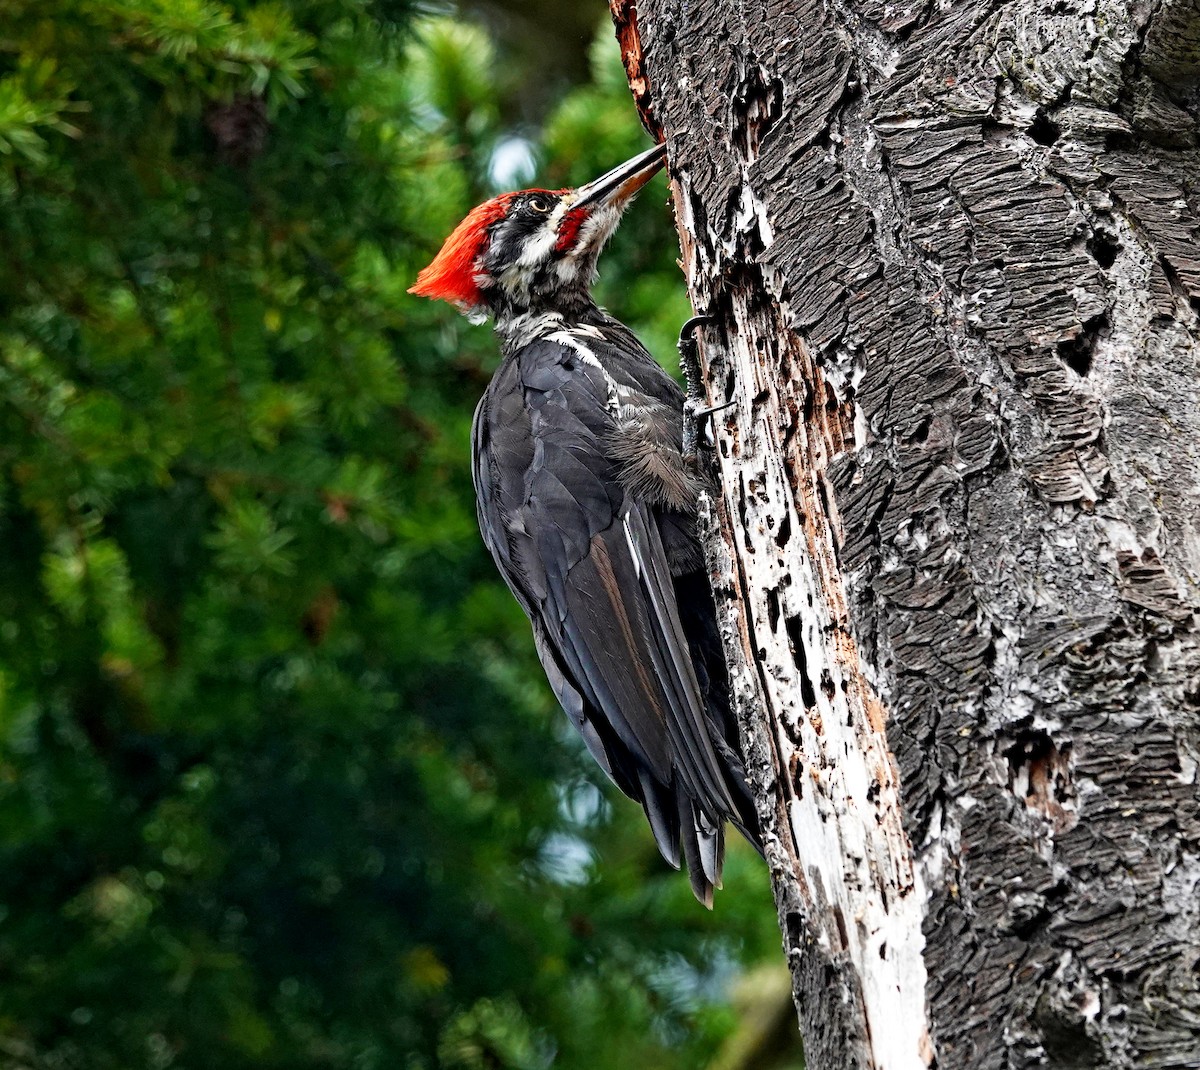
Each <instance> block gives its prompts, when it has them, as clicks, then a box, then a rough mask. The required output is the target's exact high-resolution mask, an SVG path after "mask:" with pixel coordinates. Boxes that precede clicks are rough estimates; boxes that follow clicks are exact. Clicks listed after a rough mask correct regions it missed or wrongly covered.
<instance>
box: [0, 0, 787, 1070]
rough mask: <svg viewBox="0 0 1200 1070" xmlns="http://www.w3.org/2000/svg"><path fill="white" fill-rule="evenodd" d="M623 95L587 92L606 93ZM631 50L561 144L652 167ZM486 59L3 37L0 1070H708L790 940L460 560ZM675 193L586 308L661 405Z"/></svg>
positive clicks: (260, 19) (105, 2) (207, 16)
mask: <svg viewBox="0 0 1200 1070" xmlns="http://www.w3.org/2000/svg"><path fill="white" fill-rule="evenodd" d="M601 51H603V50H601V49H599V48H598V55H599V53H600V52H601ZM614 54H615V47H611V46H610V48H609V52H608V54H607V55H606V57H605V58H604V59H603V61H601V60H600V59H599V58H598V59H597V78H596V81H595V83H594V84H593V85H592V86H590V87H586V88H584V89H581V90H579V91H577V92H576V93H575V94H573V95H572V96H571V97H570V98H569V99H568V100H567V101H566V102H565V103H564V105H563V108H562V110H561V111H560V112H559V114H558V115H556V116H555V117H553V118H552V119H551V120H550V122H549V124H548V127H547V133H546V140H545V145H546V168H545V170H546V173H547V174H548V175H549V176H550V178H551V180H552V181H554V182H556V183H565V182H568V181H576V180H581V179H583V178H585V177H589V176H591V175H592V174H594V173H598V172H599V171H601V170H603V169H605V168H607V167H608V166H610V165H611V164H612V163H613V162H615V161H617V160H619V159H622V158H624V157H625V156H626V155H629V154H631V153H632V152H634V151H636V150H637V149H639V148H640V147H642V145H643V144H644V141H643V136H642V135H641V134H640V133H639V131H638V130H637V128H636V125H635V122H634V119H633V117H632V115H631V110H630V108H629V105H628V99H627V96H626V93H625V90H624V86H623V83H622V82H621V81H620V79H619V76H614V74H613V70H614V68H613V64H612V59H613V55H614ZM490 66H491V53H490V46H489V43H488V40H487V38H486V36H485V35H483V34H482V33H481V32H480V31H479V30H478V29H475V28H472V27H469V26H465V25H462V24H458V23H454V22H452V21H448V20H444V19H443V20H425V21H421V22H419V23H416V24H414V23H412V22H411V15H410V12H409V11H408V9H407V7H406V5H405V4H403V3H397V2H395V0H389V2H384V0H374V2H370V0H292V2H287V3H284V2H273V3H266V2H254V0H232V2H229V3H224V4H221V3H215V2H211V0H24V2H15V0H9V3H8V4H6V5H5V16H4V25H3V26H2V27H0V248H3V249H4V250H5V255H4V257H2V258H0V325H2V326H0V549H2V552H0V1067H13V1068H15V1067H34V1068H64V1070H75V1068H79V1070H84V1068H86V1070H108V1068H112V1070H118V1068H119V1070H134V1068H139V1067H147V1068H149V1067H154V1068H164V1067H180V1068H207V1067H213V1066H219V1067H222V1068H229V1070H236V1068H237V1067H242V1066H245V1067H251V1066H253V1067H279V1068H287V1070H296V1068H303V1067H314V1068H315V1067H322V1068H341V1067H346V1068H349V1067H354V1068H361V1070H370V1068H385V1067H386V1068H389V1070H390V1068H395V1067H399V1068H404V1070H420V1068H426V1067H428V1068H432V1067H435V1066H442V1067H456V1068H457V1067H462V1068H475V1067H512V1068H514V1070H515V1068H526V1067H528V1068H535V1067H544V1066H548V1065H551V1064H553V1065H555V1066H558V1067H566V1068H570V1067H581V1068H582V1067H589V1068H600V1070H603V1068H605V1067H613V1068H618V1067H620V1068H627V1067H631V1066H656V1067H664V1068H670V1067H691V1066H699V1065H702V1063H703V1062H704V1061H705V1059H706V1058H707V1055H708V1053H710V1052H711V1051H712V1050H713V1049H714V1048H715V1046H716V1045H717V1043H718V1042H719V1040H720V1038H721V1037H722V1036H724V1035H725V1033H726V1032H728V1030H729V1029H730V1027H731V1021H730V1016H729V1012H728V1011H727V1010H724V1009H722V1007H721V1005H720V999H721V994H722V984H721V982H722V978H724V977H726V976H727V975H728V974H730V973H731V972H732V971H733V970H734V969H735V968H736V964H737V962H738V961H739V960H741V959H743V958H746V957H754V956H758V955H761V954H764V953H767V952H768V951H769V950H771V949H773V948H774V946H775V945H776V941H777V936H776V935H775V934H774V932H773V917H772V912H771V907H770V902H769V897H768V894H767V891H766V882H765V876H764V874H763V871H762V868H761V864H760V863H759V862H758V860H757V859H756V858H755V857H754V856H753V855H752V853H751V852H749V851H746V850H738V849H734V850H733V851H732V852H731V857H730V860H729V866H728V878H727V890H726V891H725V892H724V893H723V894H722V895H721V896H720V897H719V899H718V909H717V912H716V915H715V916H714V915H708V914H706V913H704V912H703V911H701V910H699V909H698V908H697V907H696V905H695V904H694V903H693V902H692V901H691V899H690V895H689V893H688V891H687V884H686V881H684V880H682V879H679V878H678V877H677V876H676V875H674V874H671V873H669V872H667V871H665V870H664V867H663V866H662V865H661V864H660V863H659V861H658V860H657V858H656V857H655V855H654V852H653V848H652V846H651V845H650V843H649V842H648V836H647V835H646V833H645V830H644V828H643V822H642V821H641V820H640V818H639V816H638V815H637V813H636V812H635V810H634V808H633V807H632V806H631V805H628V804H626V803H624V802H623V801H621V802H615V801H613V799H612V797H611V795H610V794H609V793H608V791H607V787H606V786H605V787H603V788H601V787H598V785H600V775H599V774H598V772H597V771H596V770H595V769H594V767H593V766H592V764H591V763H590V761H589V760H588V759H587V757H586V755H585V754H584V753H582V749H581V747H580V746H579V745H578V744H577V743H576V742H575V741H574V740H573V738H572V737H571V736H570V734H569V732H568V731H567V730H566V728H565V719H564V718H563V717H562V716H561V714H560V713H559V712H558V711H557V710H556V709H555V708H554V706H553V704H552V702H551V699H550V696H549V694H548V690H547V688H546V687H545V685H544V682H543V680H542V677H541V673H540V670H539V668H538V666H537V662H536V659H535V657H534V654H533V651H532V644H531V642H530V639H529V633H528V627H527V625H526V623H525V621H524V619H523V617H522V616H521V613H520V611H519V610H518V608H517V607H516V605H515V604H514V603H513V601H512V599H511V597H510V596H509V594H508V592H507V591H506V590H505V589H504V588H503V586H502V585H501V584H500V583H499V581H498V580H497V578H496V576H495V575H494V572H493V569H492V568H491V565H490V563H489V562H488V561H487V560H486V558H485V555H484V553H483V551H482V547H481V544H480V540H479V537H478V533H477V531H476V529H475V520H474V513H473V502H472V494H471V486H470V478H469V472H468V466H467V457H468V438H469V424H470V416H471V409H472V406H473V404H474V402H475V400H476V398H477V397H478V395H479V394H480V393H481V391H482V388H483V385H484V384H485V383H486V380H487V377H488V374H489V372H490V367H491V364H492V362H493V360H494V345H493V342H492V340H491V338H490V336H489V334H488V332H487V331H486V330H483V329H478V328H470V327H468V326H467V325H466V324H465V322H463V321H462V320H461V319H460V318H459V317H457V316H456V315H454V314H453V313H452V312H451V311H450V310H448V309H446V308H438V307H433V306H431V305H429V304H428V303H426V302H421V301H418V300H417V299H414V298H411V297H409V296H407V295H406V294H405V292H404V291H405V289H406V287H407V286H408V285H409V284H410V283H411V280H412V279H413V277H414V275H415V273H416V271H417V269H418V268H419V267H420V266H421V265H422V264H423V263H424V262H425V260H426V259H427V258H428V257H429V256H430V255H431V254H432V252H433V251H434V249H436V247H437V244H438V243H439V241H440V239H441V238H442V237H443V236H444V234H445V233H446V232H447V231H448V230H449V229H450V228H451V227H452V226H453V225H454V223H455V222H457V220H458V218H460V217H461V215H462V214H463V213H464V212H465V211H466V210H467V209H468V208H469V207H470V205H471V203H472V202H473V201H474V200H475V199H476V198H477V197H478V196H480V195H481V194H482V192H485V191H486V190H487V189H488V188H489V180H488V173H489V164H490V155H491V153H492V151H493V149H494V148H495V146H496V145H497V144H498V143H499V141H500V140H501V139H502V138H503V137H504V136H506V134H507V133H508V132H506V131H504V130H502V129H500V128H499V125H498V119H497V115H498V114H499V111H498V109H497V107H496V103H495V101H494V100H493V99H492V97H493V96H494V93H493V89H492V86H493V84H494V74H493V72H492V71H491V69H490ZM673 249H674V238H673V235H672V232H671V229H670V221H669V218H668V217H667V213H665V212H664V211H663V208H662V192H661V186H660V187H658V190H657V192H655V191H653V190H648V191H647V193H646V194H644V195H643V203H642V204H641V205H640V206H639V208H638V214H637V215H636V216H635V217H634V221H633V223H632V226H631V228H630V229H629V230H627V231H626V232H625V233H623V234H622V236H621V239H620V241H619V243H618V244H616V246H615V248H614V250H613V252H612V254H611V256H610V257H609V258H608V260H607V261H606V268H607V269H610V270H613V271H614V274H615V275H619V276H621V277H624V278H626V279H635V280H636V282H635V283H633V284H632V285H631V286H630V288H629V289H627V290H625V291H621V290H617V289H612V288H610V289H608V290H607V291H606V294H607V300H609V301H610V302H611V303H612V304H613V305H614V306H617V307H618V309H619V311H620V312H621V313H622V314H623V315H624V316H625V317H626V318H628V319H629V320H630V321H631V322H633V323H634V324H635V326H636V327H637V328H638V329H639V330H641V331H642V332H643V333H644V335H645V336H646V337H647V338H648V339H649V340H650V341H651V342H652V343H653V344H654V345H655V346H656V347H657V348H658V351H659V352H660V353H661V354H663V355H664V356H666V357H667V358H668V364H670V363H671V361H670V359H669V358H671V356H672V350H671V345H672V342H673V337H674V331H675V329H676V325H677V324H678V322H679V321H680V320H681V319H682V318H684V317H685V316H686V314H687V308H686V304H685V303H684V301H683V300H682V298H681V296H680V293H679V283H678V277H677V272H676V269H675V267H674V264H673V260H674V252H673Z"/></svg>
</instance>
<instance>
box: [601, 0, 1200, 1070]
mask: <svg viewBox="0 0 1200 1070" xmlns="http://www.w3.org/2000/svg"><path fill="white" fill-rule="evenodd" d="M612 3H613V15H614V19H615V22H616V25H617V32H618V37H619V39H620V41H621V45H622V50H623V53H624V56H625V60H626V66H627V69H628V72H629V76H630V85H631V88H632V89H633V92H634V96H635V100H636V101H637V104H638V106H639V109H640V110H641V112H642V115H643V119H644V121H645V123H646V125H647V127H648V128H649V129H650V130H651V131H652V132H654V133H661V134H662V135H664V136H665V137H666V138H667V139H668V141H669V143H670V170H671V174H672V179H673V191H674V197H675V206H676V212H677V218H678V223H679V230H680V237H681V241H682V245H683V253H684V258H683V259H684V270H685V273H686V276H687V283H688V287H689V290H690V293H691V297H692V301H693V304H694V306H695V308H696V309H697V311H698V312H701V313H707V314H709V315H711V316H712V317H713V320H712V322H711V324H710V325H708V326H707V327H706V328H705V329H703V330H702V331H701V340H702V350H701V352H702V358H703V361H702V363H703V365H704V379H705V384H704V385H705V388H706V391H707V395H708V400H709V403H710V404H712V405H721V404H723V403H725V402H728V401H732V402H734V403H735V405H734V406H733V407H731V408H729V409H727V410H724V411H723V412H721V413H720V414H719V416H718V417H717V423H718V428H717V430H718V445H717V462H718V465H719V468H720V472H721V479H722V493H721V495H720V497H719V498H718V499H717V500H716V501H714V502H713V503H711V504H712V513H711V515H712V524H711V531H710V538H709V546H708V549H709V553H710V564H711V566H712V570H713V575H714V585H715V589H716V592H717V596H718V602H719V604H720V607H721V613H722V621H723V625H724V628H725V631H726V638H727V645H728V648H729V654H730V659H731V663H732V669H733V674H734V679H735V681H736V682H737V692H738V698H739V707H740V716H741V718H742V722H743V729H744V733H745V741H746V745H747V748H748V750H749V754H750V768H751V775H752V777H753V779H754V781H755V786H756V790H757V791H758V792H759V794H760V802H761V808H762V811H763V817H764V821H765V826H766V829H767V838H768V855H769V862H770V864H771V868H772V873H773V877H774V882H775V890H776V897H777V901H778V905H779V911H780V920H781V925H782V929H783V934H784V941H785V948H786V951H787V953H788V956H789V959H790V962H791V964H792V968H793V976H794V994H795V997H796V1001H797V1006H798V1009H799V1012H800V1020H801V1026H802V1030H803V1033H804V1038H805V1045H806V1051H807V1056H808V1060H809V1065H810V1066H811V1067H813V1068H814V1070H826V1068H838V1070H841V1068H843V1067H852V1068H866V1067H874V1068H885V1067H886V1068H901V1067H902V1068H910V1067H929V1066H934V1065H936V1066H938V1067H940V1068H942V1070H971V1068H980V1070H996V1068H1002V1067H1003V1068H1017V1067H1133V1066H1136V1067H1161V1068H1167V1067H1171V1068H1180V1067H1200V802H1198V796H1197V783H1196V772H1197V763H1198V760H1200V643H1198V640H1197V631H1196V617H1195V611H1196V609H1197V607H1198V604H1200V534H1198V526H1200V404H1198V403H1200V364H1198V358H1200V315H1198V313H1200V251H1198V250H1200V151H1198V148H1197V146H1198V139H1197V130H1198V124H1197V117H1198V116H1200V4H1197V3H1196V0H1160V2H1153V3H1151V2H1146V3H1140V4H1137V3H1135V4H1132V5H1130V4H1126V3H1121V2H1118V0H1056V2H1054V3H1049V2H1047V3H1042V2H1038V0H1012V2H1009V3H1000V2H997V0H963V2H960V3H955V4H953V5H950V4H942V5H933V4H926V3H906V2H904V0H901V2H898V3H892V2H884V0H857V2H853V0H824V2H819V0H741V2H740V3H737V4H732V3H729V2H728V0H636V8H635V6H634V5H635V0H612Z"/></svg>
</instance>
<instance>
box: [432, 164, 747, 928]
mask: <svg viewBox="0 0 1200 1070" xmlns="http://www.w3.org/2000/svg"><path fill="white" fill-rule="evenodd" d="M664 153H665V146H663V145H658V146H655V147H654V148H652V149H650V150H648V151H647V152H644V153H642V154H641V155H640V156H636V157H634V158H633V159H632V160H629V161H628V162H627V163H624V164H621V165H620V166H619V167H616V168H614V169H613V170H612V171H609V172H608V173H607V174H606V175H603V176H602V177H600V178H598V179H596V180H595V181H593V182H589V183H587V184H586V185H584V186H580V187H579V188H578V189H560V190H544V189H531V190H525V191H523V192H520V193H506V194H503V195H502V196H499V197H495V198H493V199H492V200H490V201H487V202H486V203H485V204H481V205H480V206H479V207H477V208H475V209H474V210H473V211H472V212H471V213H470V214H469V215H468V216H467V217H466V219H464V220H463V221H462V223H460V224H459V225H458V227H457V228H456V229H455V230H454V232H453V233H452V234H451V235H450V237H449V238H447V239H446V242H445V244H444V245H443V246H442V249H441V251H440V252H439V253H438V254H437V256H436V257H435V258H434V260H433V262H432V263H431V264H430V265H429V266H428V267H426V268H425V269H424V270H423V271H422V272H421V273H420V275H419V276H418V277H417V282H416V285H415V286H413V287H412V289H411V290H410V291H409V292H410V293H415V294H421V295H423V296H425V297H431V298H441V299H443V300H446V301H450V302H452V303H453V304H455V305H457V306H458V307H459V309H460V310H462V311H463V312H464V313H465V314H466V315H467V316H468V318H470V319H471V320H472V321H473V322H482V321H483V320H484V319H485V318H486V317H487V316H488V315H491V316H493V317H495V321H496V333H497V334H498V335H499V336H500V340H501V346H502V349H503V353H504V360H503V362H502V363H501V365H500V367H499V369H498V370H497V371H496V374H495V375H494V376H493V378H492V381H491V384H490V385H489V386H488V389H487V392H486V394H485V395H484V397H483V400H482V401H480V403H479V407H478V409H476V412H475V421H474V426H473V432H472V436H473V452H474V479H475V492H476V496H477V499H478V511H479V525H480V528H481V529H482V531H483V538H484V541H485V542H486V543H487V546H488V549H489V550H490V551H491V553H492V557H494V558H495V561H496V564H497V566H499V569H500V572H501V574H502V575H503V576H504V579H505V580H506V581H507V583H508V586H509V587H510V588H511V590H512V592H513V594H514V595H515V596H516V598H517V601H518V602H520V604H521V607H522V608H523V609H524V610H525V613H526V614H527V615H528V617H529V620H530V622H531V623H532V625H533V635H534V639H535V641H536V644H537V651H538V655H539V657H540V658H541V661H542V665H543V667H544V668H545V670H546V675H547V677H548V678H549V681H550V686H551V687H552V688H553V690H554V693H555V694H556V695H557V697H558V700H559V702H560V703H561V704H562V707H563V709H564V710H565V711H566V713H567V715H568V717H570V719H571V721H572V722H573V723H574V724H575V727H576V728H577V729H578V730H579V732H580V733H581V734H582V736H583V738H584V741H585V742H586V744H587V746H588V749H589V750H590V751H591V753H592V756H593V757H594V758H595V759H596V761H597V762H599V763H600V765H601V766H602V767H603V768H604V771H605V772H606V773H608V775H609V776H610V777H611V778H612V779H613V780H614V781H615V782H616V784H617V786H618V787H619V788H620V789H621V790H622V791H623V792H625V794H626V795H629V796H630V797H632V798H633V799H635V800H637V801H638V802H639V803H641V805H642V807H643V808H644V809H645V811H646V816H647V817H648V818H649V821H650V827H651V829H652V830H653V832H654V838H655V841H656V842H657V844H658V848H659V850H660V851H661V852H662V854H663V857H664V858H666V859H667V861H668V862H670V863H671V864H672V865H673V866H676V867H678V865H679V859H680V849H681V847H682V854H683V860H684V862H685V863H686V865H687V869H688V874H689V876H690V878H691V884H692V890H693V891H694V892H695V894H696V898H697V899H699V900H700V902H702V903H704V904H705V905H706V906H710V907H711V905H712V894H713V887H714V886H716V887H720V883H721V865H722V862H723V859H724V853H725V844H724V826H725V822H726V821H730V822H732V823H733V824H734V826H735V827H737V828H738V829H739V830H740V831H741V832H742V833H743V834H744V835H745V836H746V837H747V838H748V839H749V840H750V841H751V842H752V843H753V844H754V845H755V846H756V847H758V848H759V850H760V851H761V849H762V848H761V845H760V844H759V835H758V820H757V817H756V815H755V812H754V802H753V799H752V797H751V795H750V792H749V790H748V788H747V787H746V779H745V772H744V770H743V766H742V759H741V756H740V754H739V750H738V743H737V727H736V724H735V723H734V719H733V715H732V713H731V711H730V705H729V682H728V677H727V674H726V669H725V663H724V659H723V657H722V652H721V642H720V636H719V635H718V632H717V623H716V614H715V611H714V608H713V600H712V592H711V589H710V587H709V584H708V578H707V574H706V572H705V567H704V557H703V554H702V552H701V549H700V544H699V542H698V541H697V537H696V497H697V493H698V490H699V487H700V484H701V481H702V479H703V478H704V477H703V476H702V475H701V472H700V469H699V467H698V466H697V465H696V464H695V463H694V459H690V458H687V457H685V456H684V454H683V446H682V441H683V402H684V397H683V392H682V391H681V390H680V388H679V386H678V385H677V384H676V383H675V381H674V380H673V379H672V378H671V377H670V376H669V375H667V373H666V372H664V371H663V370H662V369H661V368H660V367H659V365H658V364H657V363H656V362H655V361H654V359H653V358H652V357H651V356H650V354H649V353H647V352H646V350H645V348H644V347H643V346H642V344H641V343H640V342H639V341H638V340H637V338H636V337H635V336H634V334H633V333H632V332H631V331H630V330H629V329H628V328H627V327H625V326H624V325H623V324H621V323H619V322H618V321H617V320H615V319H613V318H612V317H611V316H610V315H608V314H607V313H606V312H604V311H603V310H602V309H600V308H598V307H597V306H596V303H595V301H594V300H593V299H592V295H591V291H590V287H591V283H592V281H593V279H594V277H595V273H596V260H597V257H598V256H599V254H600V250H601V248H602V247H603V246H604V243H605V242H606V241H607V240H608V238H609V236H610V235H611V234H612V232H613V231H614V230H616V228H617V224H618V223H619V222H620V219H621V213H622V212H623V211H624V209H625V206H626V205H627V204H628V203H629V202H630V200H631V199H632V198H633V195H634V194H635V193H636V192H637V191H638V190H639V189H640V188H641V187H642V186H643V185H645V183H646V182H647V181H649V179H650V178H651V177H652V176H653V175H654V174H655V172H657V171H658V169H659V168H660V167H661V166H662V164H663V160H664Z"/></svg>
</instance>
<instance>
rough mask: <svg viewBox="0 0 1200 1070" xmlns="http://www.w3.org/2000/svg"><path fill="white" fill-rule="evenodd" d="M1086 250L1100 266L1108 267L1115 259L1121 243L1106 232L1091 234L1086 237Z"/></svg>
mask: <svg viewBox="0 0 1200 1070" xmlns="http://www.w3.org/2000/svg"><path fill="white" fill-rule="evenodd" d="M1087 250H1088V252H1089V253H1091V255H1092V259H1093V260H1095V261H1096V263H1097V264H1099V265H1100V266H1101V267H1102V268H1110V267H1112V266H1113V264H1115V263H1116V261H1117V253H1119V252H1120V251H1121V243H1120V242H1118V241H1117V239H1116V238H1112V237H1109V236H1108V235H1106V234H1093V235H1092V236H1091V237H1090V238H1089V239H1088V243H1087Z"/></svg>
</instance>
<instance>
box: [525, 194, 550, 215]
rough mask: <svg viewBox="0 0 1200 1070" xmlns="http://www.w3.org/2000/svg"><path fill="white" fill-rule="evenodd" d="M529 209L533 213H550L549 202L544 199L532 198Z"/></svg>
mask: <svg viewBox="0 0 1200 1070" xmlns="http://www.w3.org/2000/svg"><path fill="white" fill-rule="evenodd" d="M529 207H530V208H532V209H533V210H534V211H535V212H548V211H550V202H549V201H548V200H546V198H545V197H533V198H531V199H530V201H529Z"/></svg>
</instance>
